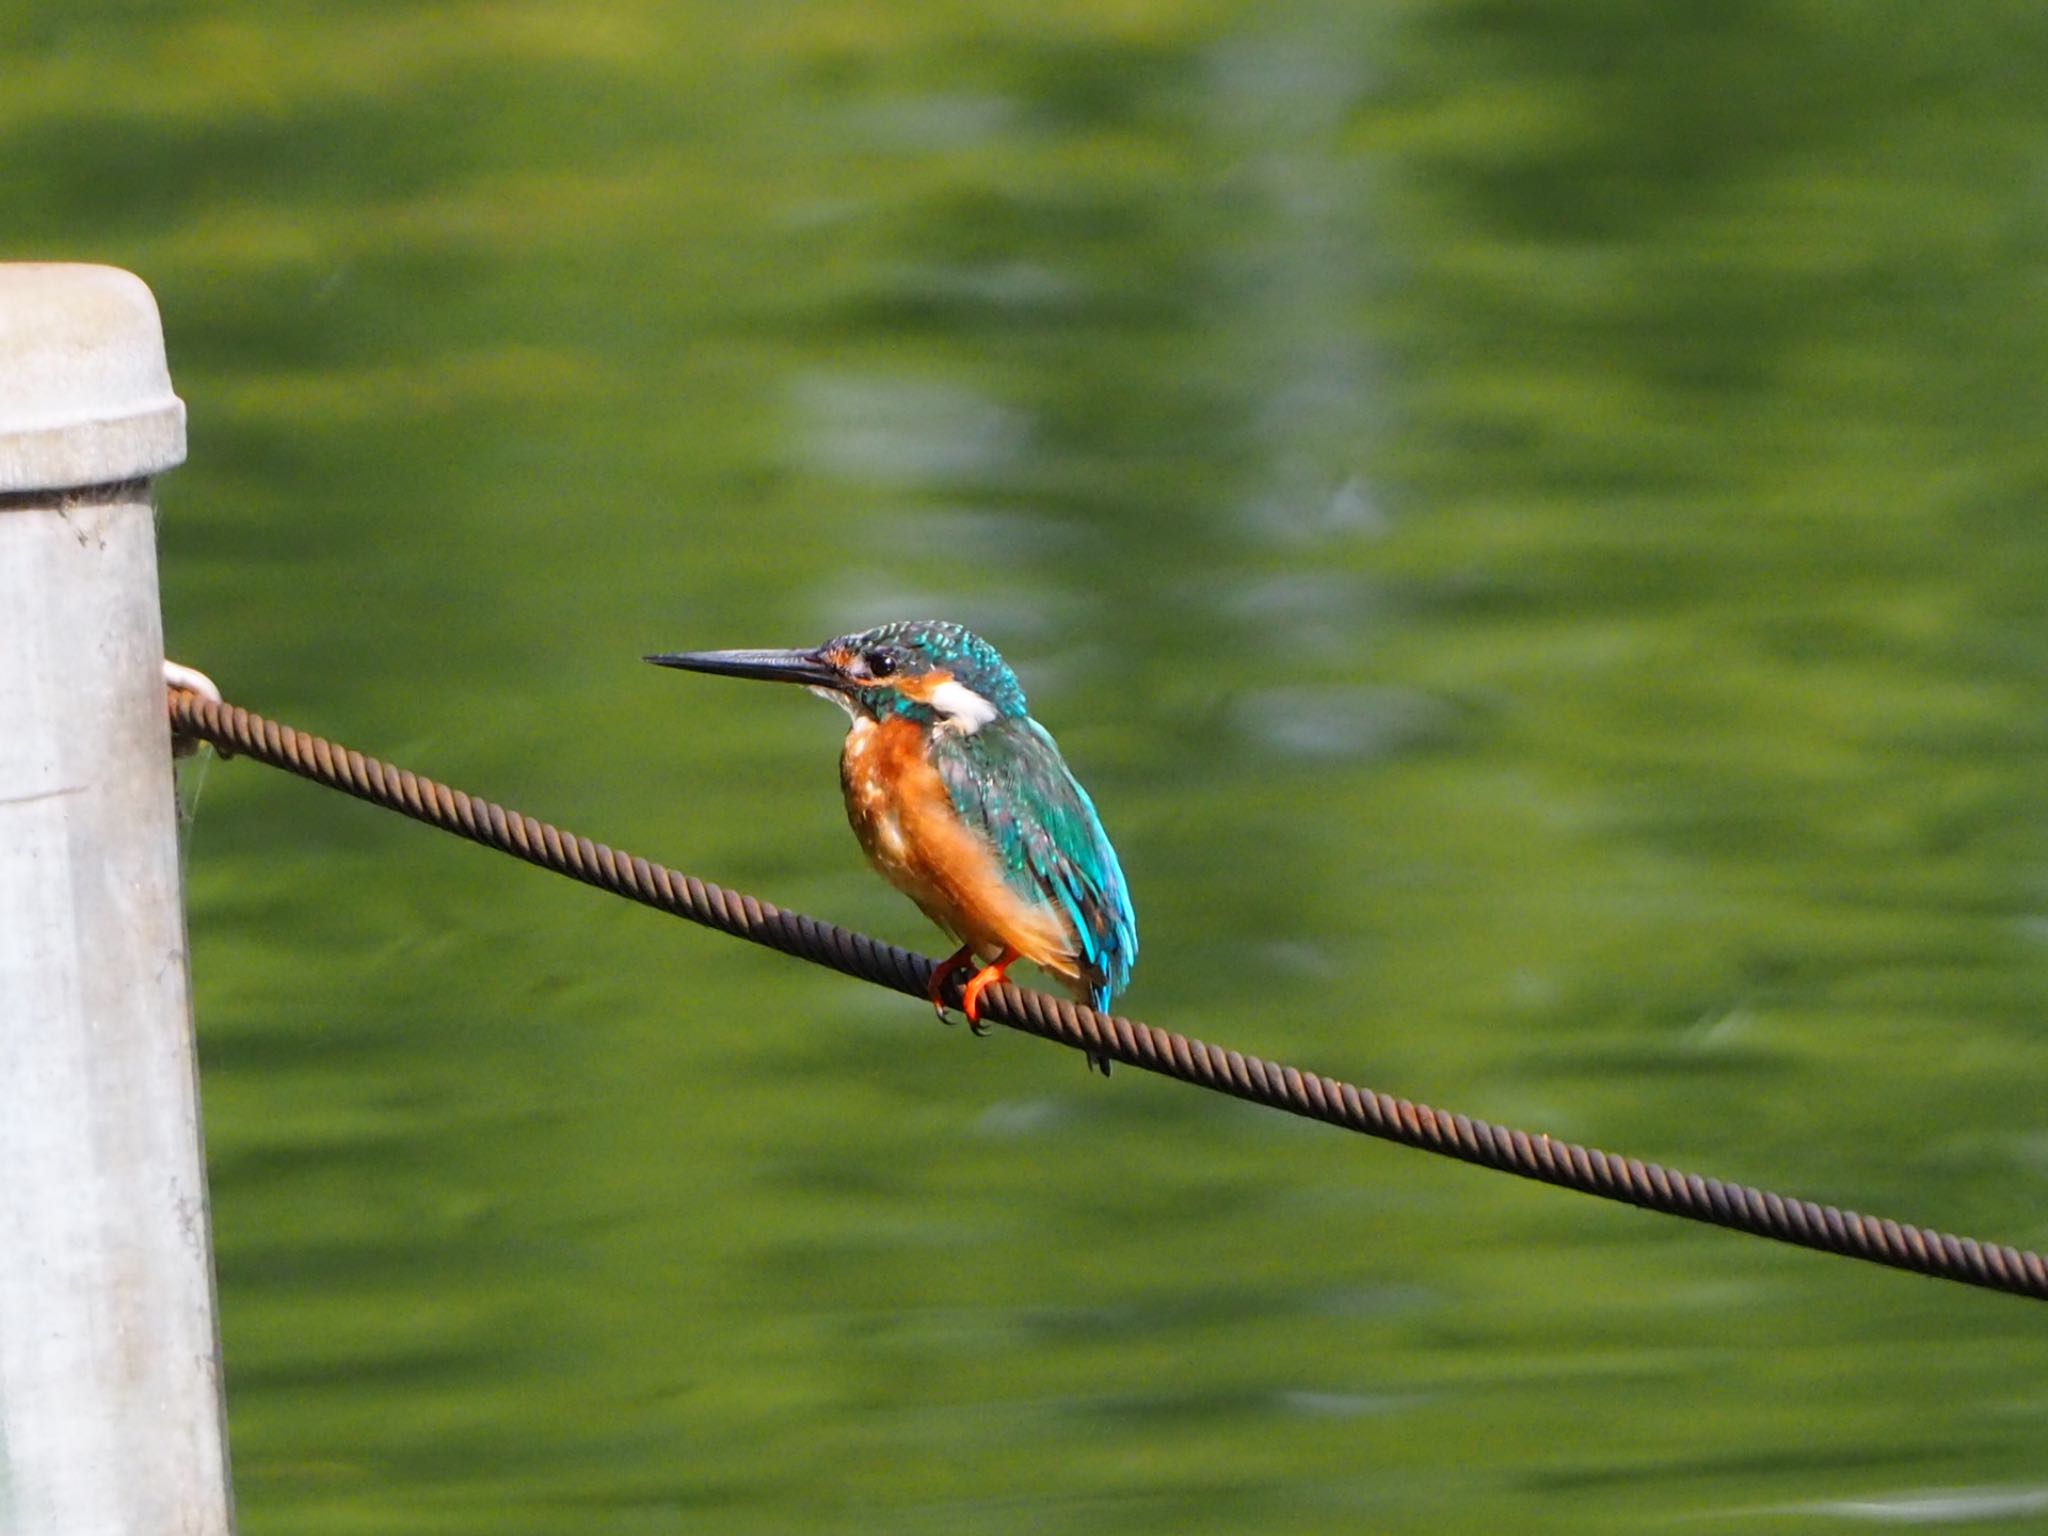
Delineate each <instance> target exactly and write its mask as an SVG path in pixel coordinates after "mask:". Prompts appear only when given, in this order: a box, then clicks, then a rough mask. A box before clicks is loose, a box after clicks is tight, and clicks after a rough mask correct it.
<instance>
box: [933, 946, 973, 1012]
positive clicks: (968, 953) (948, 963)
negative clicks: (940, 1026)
mask: <svg viewBox="0 0 2048 1536" xmlns="http://www.w3.org/2000/svg"><path fill="white" fill-rule="evenodd" d="M973 964H974V951H973V950H971V949H969V948H967V947H965V946H964V945H963V946H962V947H961V948H959V949H956V950H954V951H953V953H952V954H950V955H948V956H946V958H945V959H943V960H941V961H940V962H939V963H938V964H937V965H936V966H934V967H933V968H932V979H931V980H930V981H929V982H928V983H926V985H925V994H924V995H925V996H926V997H928V998H930V999H931V1000H932V1012H934V1013H936V1014H937V1015H938V1016H939V1022H940V1023H944V1022H945V1019H946V983H947V982H949V981H951V980H952V979H953V978H954V977H955V976H958V975H959V974H960V973H961V972H962V971H964V970H966V969H967V968H968V967H969V966H971V965H973ZM968 1018H969V1019H970V1021H971V1020H972V1018H973V1015H972V1014H969V1015H968Z"/></svg>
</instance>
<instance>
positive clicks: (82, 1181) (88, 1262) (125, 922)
mask: <svg viewBox="0 0 2048 1536" xmlns="http://www.w3.org/2000/svg"><path fill="white" fill-rule="evenodd" d="M184 456H185V408H184V406H183V404H182V403H180V401H179V400H178V398H177V397H176V396H175V395H173V394H172V393H171V381H170V374H169V372H168V370H167V368H166V366H165V363H164V344H163V332H162V328H161V325H160V323H159V321H158V319H157V310H156V301H155V300H154V299H153V298H152V297H151V296H150V292H149V290H148V289H147V288H146V287H144V286H143V284H142V283H141V281H140V280H139V279H137V278H135V277H133V276H131V275H129V274H128V273H126V272H118V271H115V270H114V269H112V268H110V267H88V266H54V265H52V266H44V265H14V266H9V265H0V1536H227V1533H228V1532H229V1531H230V1530H231V1528H232V1512H231V1507H230V1495H229V1491H228V1478H227V1452H226V1436H225V1432H224V1427H223V1416H222V1397H221V1380H220V1346H219V1340H218V1335H217V1333H216V1329H215V1323H214V1305H213V1255H212V1243H211V1234H210V1230H209V1224H208V1216H207V1205H206V1176H205V1169H204V1163H203V1161H202V1156H201V1149H200V1139H199V1097H198V1080H197V1073H196V1070H195V1064H194V1058H193V1048H192V1016H191V998H190V992H189V987H188V982H187V976H186V964H185V926H184V913H183V909H182V905H181V900H180V891H179V883H178V849H177V824H176V815H175V806H174V799H173V792H172V785H171V768H170V762H171V759H170V741H169V732H168V728H167V726H166V723H165V717H164V683H163V632H162V621H161V618H160V615H159V612H158V604H157V580H156V529H155V513H154V509H153V507H152V505H151V501H150V487H149V478H150V476H152V475H154V474H156V473H157V472H158V471H160V470H165V469H169V468H170V467H171V466H172V465H174V464H177V463H179V462H180V461H182V460H183V458H184Z"/></svg>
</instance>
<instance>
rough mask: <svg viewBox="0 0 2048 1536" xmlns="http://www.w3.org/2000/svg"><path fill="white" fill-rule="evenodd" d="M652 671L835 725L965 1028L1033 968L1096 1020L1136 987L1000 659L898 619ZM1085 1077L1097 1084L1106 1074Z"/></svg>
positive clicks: (1102, 890)
mask: <svg viewBox="0 0 2048 1536" xmlns="http://www.w3.org/2000/svg"><path fill="white" fill-rule="evenodd" d="M646 659H647V660H648V661H651V662H653V663H654V664H655V665H657V666H663V667H680V668H683V669H684V670H686V671H690V672H711V673H717V674H720V675H723V676H727V677H751V678H760V679H763V680H766V681H769V682H780V683H796V684H799V685H801V686H802V687H805V688H808V689H809V690H810V691H811V692H812V693H815V694H817V695H819V696H820V697H821V698H826V699H830V700H831V701H832V702H833V703H834V704H837V705H838V706H839V707H840V708H841V709H843V710H845V711H846V714H847V718H848V729H847V732H846V745H845V747H844V749H843V750H842V752H841V753H840V758H839V786H840V789H841V791H842V792H843V793H844V795H845V797H846V816H847V820H848V821H850V822H851V823H852V824H853V832H854V836H855V837H857V838H859V839H860V845H861V848H862V849H863V850H864V851H865V852H866V854H867V856H868V860H869V862H871V863H872V864H873V865H874V866H875V868H876V870H877V871H879V872H880V873H881V875H882V877H883V878H884V879H886V880H887V881H888V882H889V883H890V884H891V885H893V886H895V887H896V889H897V890H899V891H901V892H902V893H903V894H904V895H906V896H908V897H909V898H910V899H911V900H912V901H914V902H916V903H917V905H918V907H919V908H920V909H921V910H922V911H923V912H924V914H925V916H926V917H929V918H930V919H931V920H932V921H933V922H934V923H936V924H938V925H939V927H940V928H942V929H944V930H945V931H946V933H947V934H948V935H949V936H951V938H952V939H953V940H954V941H955V942H956V943H957V944H958V945H959V946H960V947H959V948H958V949H957V950H955V951H954V952H953V953H952V954H951V955H950V956H948V957H947V958H946V959H945V960H944V961H943V962H942V963H941V964H940V965H939V966H938V967H937V968H936V969H935V970H934V971H933V972H932V977H931V984H930V987H929V989H928V995H929V997H930V999H931V1002H932V1006H933V1007H934V1008H935V1009H936V1010H937V1011H938V1014H939V1017H940V1018H942V1019H943V1018H944V1017H945V1016H946V1005H945V1003H944V1001H943V992H944V988H945V985H946V983H947V982H948V981H950V980H951V979H952V978H953V977H955V976H957V975H958V974H959V973H960V972H962V971H966V970H970V969H971V970H972V973H973V974H972V975H971V976H969V978H968V980H967V984H966V986H965V988H964V989H963V990H962V992H961V996H960V1007H961V1011H962V1012H964V1013H965V1014H966V1015H967V1022H968V1024H969V1026H970V1027H971V1028H972V1029H973V1030H974V1032H975V1033H976V1034H984V1033H986V1032H987V1028H988V1026H987V1025H985V1024H983V1023H982V1022H981V1012H980V1008H981V998H982V994H983V993H984V992H986V991H987V990H988V989H989V988H990V987H991V986H994V985H995V984H996V983H997V982H999V981H1006V980H1008V979H1009V970H1010V967H1011V966H1012V965H1014V964H1015V963H1016V962H1017V961H1019V960H1028V961H1030V962H1031V963H1032V964H1033V965H1035V966H1037V967H1038V968H1039V969H1040V970H1041V971H1044V972H1045V973H1046V974H1047V975H1049V976H1051V977H1053V978H1054V979H1055V980H1057V981H1058V982H1059V983H1060V984H1061V986H1062V987H1064V988H1065V990H1066V991H1068V992H1069V993H1071V994H1072V995H1073V997H1074V998H1075V999H1076V1000H1078V1001H1080V1002H1084V1003H1086V1004H1088V1005H1089V1006H1090V1007H1092V1008H1094V1009H1096V1010H1097V1011H1099V1012H1106V1011H1107V1010H1108V1008H1109V1004H1110V999H1112V998H1113V997H1115V996H1116V994H1117V993H1118V992H1119V991H1121V990H1122V989H1123V987H1124V984H1125V983H1126V982H1128V981H1129V980H1130V977H1131V965H1132V962H1133V961H1135V960H1136V959H1137V957H1138V920H1137V915H1136V913H1134V912H1133V911H1132V910H1131V898H1130V892H1129V890H1128V888H1127V887H1126V886H1125V884H1124V872H1123V867H1122V866H1121V865H1120V864H1118V862H1117V857H1116V849H1114V848H1113V847H1111V846H1110V842H1109V837H1108V834H1106V833H1105V832H1104V831H1103V830H1102V821H1101V818H1100V817H1098V816H1097V815H1096V813H1095V803H1094V801H1092V800H1090V799H1089V798H1088V792H1087V791H1086V790H1085V789H1083V788H1082V787H1081V784H1080V781H1079V780H1077V779H1076V778H1075V777H1074V775H1073V773H1072V771H1071V770H1070V769H1068V767H1067V763H1066V759H1065V758H1063V757H1061V756H1060V749H1059V746H1058V744H1057V743H1055V742H1054V741H1053V739H1052V733H1051V732H1050V731H1048V730H1047V729H1046V728H1045V727H1044V726H1042V725H1040V724H1039V723H1038V722H1037V721H1036V720H1034V719H1032V718H1031V712H1030V710H1029V708H1028V707H1027V706H1026V704H1025V702H1024V690H1023V688H1022V687H1021V686H1020V685H1019V684H1018V682H1017V675H1016V674H1015V673H1014V672H1012V671H1011V670H1010V668H1009V665H1008V663H1006V662H1005V661H1004V660H1003V658H1002V657H1001V656H1000V655H999V654H997V652H996V648H995V647H994V646H992V645H990V644H989V643H988V642H987V641H986V640H984V639H982V638H981V636H979V635H977V634H975V633H974V632H973V631H971V630H969V629H966V628H964V627H963V626H961V625H959V624H952V623H947V622H945V621H943V620H938V619H921V620H904V621H899V622H897V623H894V624H884V625H881V626H880V627H878V628H875V629H868V630H863V631H861V632H860V633H858V634H851V635H841V636H840V637H839V638H838V639H836V640H828V641H826V642H825V643H824V644H823V645H821V646H818V647H817V648H816V649H814V650H794V651H674V652H670V653H668V654H665V655H660V656H649V657H647V658H646ZM1088 1059H1089V1063H1090V1064H1091V1065H1092V1066H1094V1067H1096V1068H1097V1069H1098V1070H1100V1071H1102V1072H1103V1073H1105V1074H1107V1073H1108V1071H1109V1062H1108V1060H1107V1059H1106V1058H1104V1057H1101V1056H1098V1055H1095V1054H1092V1053H1091V1054H1090V1056H1089V1058H1088Z"/></svg>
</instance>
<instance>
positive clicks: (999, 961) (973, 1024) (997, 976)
mask: <svg viewBox="0 0 2048 1536" xmlns="http://www.w3.org/2000/svg"><path fill="white" fill-rule="evenodd" d="M1016 963H1017V951H1015V950H1014V949H1005V950H1004V951H1003V952H1002V953H1001V954H1000V955H997V956H996V958H995V960H994V961H993V962H992V963H991V964H988V965H984V966H983V967H982V968H981V969H980V970H978V971H976V972H975V973H974V975H973V976H972V977H971V978H970V979H969V980H968V983H967V990H966V991H965V992H963V993H961V995H960V1011H961V1012H962V1013H964V1014H966V1015H967V1027H968V1028H969V1029H971V1030H973V1031H974V1032H975V1033H976V1034H977V1035H985V1034H987V1033H988V1026H987V1025H986V1024H984V1023H982V1022H981V994H982V993H984V992H986V991H987V990H988V989H989V988H990V987H992V986H994V985H995V984H996V983H997V982H999V981H1008V980H1009V979H1010V967H1011V966H1013V965H1015V964H1016Z"/></svg>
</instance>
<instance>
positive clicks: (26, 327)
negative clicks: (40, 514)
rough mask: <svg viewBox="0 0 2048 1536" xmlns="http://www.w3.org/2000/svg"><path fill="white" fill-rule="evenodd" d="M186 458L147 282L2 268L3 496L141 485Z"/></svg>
mask: <svg viewBox="0 0 2048 1536" xmlns="http://www.w3.org/2000/svg"><path fill="white" fill-rule="evenodd" d="M184 460H185V402H184V401H182V400H180V399H179V398H178V397H177V396H176V395H174V394H173V393H171V371H170V367H169V365H168V363H166V361H165V359H164V328H163V321H162V320H161V318H159V316H158V314H157V308H156V298H155V296H154V295H152V294H151V293H150V291H149V286H148V284H146V283H144V282H143V281H142V279H141V278H139V277H137V276H136V275H135V274H134V273H132V272H123V271H122V270H120V269H119V268H118V267H96V266H84V265H74V264H70V263H60V262H6V263H0V492H5V491H61V490H70V489H74V488H76V487H79V486H87V485H114V484H117V483H119V482H121V481H124V480H137V479H142V478H145V477H147V476H150V475H154V474H157V473H158V472H159V471H162V470H166V469H169V468H171V467H172V466H173V465H176V464H182V463H183V462H184Z"/></svg>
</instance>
